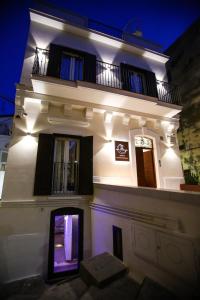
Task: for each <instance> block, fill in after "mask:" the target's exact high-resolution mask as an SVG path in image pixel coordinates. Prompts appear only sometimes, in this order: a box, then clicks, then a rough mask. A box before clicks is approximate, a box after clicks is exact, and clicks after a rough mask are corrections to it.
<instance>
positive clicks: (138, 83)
mask: <svg viewBox="0 0 200 300" xmlns="http://www.w3.org/2000/svg"><path fill="white" fill-rule="evenodd" d="M130 87H131V91H132V92H135V93H138V94H142V93H143V84H142V76H141V75H140V74H137V73H133V72H131V73H130Z"/></svg>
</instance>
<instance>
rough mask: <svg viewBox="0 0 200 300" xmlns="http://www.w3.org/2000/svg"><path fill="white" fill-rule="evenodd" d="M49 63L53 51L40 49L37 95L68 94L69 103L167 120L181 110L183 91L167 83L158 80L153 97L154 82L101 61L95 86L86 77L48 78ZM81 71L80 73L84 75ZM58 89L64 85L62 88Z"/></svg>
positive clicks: (34, 72)
mask: <svg viewBox="0 0 200 300" xmlns="http://www.w3.org/2000/svg"><path fill="white" fill-rule="evenodd" d="M48 63H49V50H46V49H39V48H37V49H36V54H35V59H34V65H33V70H32V83H33V89H34V91H35V92H37V93H41V94H47V95H52V96H57V97H64V98H65V97H66V96H64V95H66V94H67V95H68V98H69V99H77V100H81V101H85V102H92V103H96V104H101V105H109V106H115V107H121V108H125V109H128V110H134V111H141V112H144V113H145V112H147V113H148V112H151V113H153V114H155V115H161V116H166V117H172V116H174V115H176V114H177V113H179V112H180V110H181V108H180V106H181V99H180V93H179V88H178V86H175V85H171V84H168V83H167V82H162V81H158V80H157V81H156V85H157V87H156V93H155V94H156V95H155V96H152V95H151V96H150V95H149V94H148V92H147V90H149V88H151V87H150V86H149V85H150V84H151V83H150V82H145V81H144V79H143V78H142V75H140V74H139V75H138V74H135V72H133V71H128V72H127V71H124V70H122V68H121V67H120V66H118V65H114V64H109V63H106V62H102V61H99V60H97V61H96V80H95V82H94V83H91V82H87V80H85V79H84V78H83V76H79V77H77V78H63V77H62V76H61V75H60V77H59V78H53V77H49V76H47V68H48ZM79 68H80V67H79ZM82 68H83V66H82ZM81 71H82V70H78V71H76V72H78V73H80V72H81ZM122 77H123V78H122ZM63 79H64V80H63ZM124 81H125V82H124ZM53 85H54V87H53ZM57 85H60V86H59V88H58V86H57ZM127 87H128V88H127ZM57 88H58V89H59V90H58V89H57ZM76 88H78V90H77V89H76ZM75 90H76V91H75ZM91 90H92V91H91ZM83 99H84V100H83ZM98 99H99V100H98ZM100 99H101V101H100ZM118 99H119V100H118ZM141 100H142V101H143V102H142V101H141Z"/></svg>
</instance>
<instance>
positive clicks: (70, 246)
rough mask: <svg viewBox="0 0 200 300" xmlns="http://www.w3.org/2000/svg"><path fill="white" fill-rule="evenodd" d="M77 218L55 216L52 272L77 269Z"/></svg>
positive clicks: (75, 216) (74, 216)
mask: <svg viewBox="0 0 200 300" xmlns="http://www.w3.org/2000/svg"><path fill="white" fill-rule="evenodd" d="M78 226H79V216H78V215H59V216H55V226H54V272H55V273H59V272H66V271H72V270H76V269H78V257H79V232H78V231H79V230H78Z"/></svg>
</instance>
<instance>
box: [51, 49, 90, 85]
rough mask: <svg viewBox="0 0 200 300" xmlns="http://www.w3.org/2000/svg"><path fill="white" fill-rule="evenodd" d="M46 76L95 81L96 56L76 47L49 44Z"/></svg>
mask: <svg viewBox="0 0 200 300" xmlns="http://www.w3.org/2000/svg"><path fill="white" fill-rule="evenodd" d="M47 76H52V77H57V78H61V79H63V80H84V81H88V82H92V83H96V56H95V55H93V54H91V53H87V52H84V51H80V50H77V49H72V48H68V47H64V46H61V45H55V44H50V49H49V62H48V67H47Z"/></svg>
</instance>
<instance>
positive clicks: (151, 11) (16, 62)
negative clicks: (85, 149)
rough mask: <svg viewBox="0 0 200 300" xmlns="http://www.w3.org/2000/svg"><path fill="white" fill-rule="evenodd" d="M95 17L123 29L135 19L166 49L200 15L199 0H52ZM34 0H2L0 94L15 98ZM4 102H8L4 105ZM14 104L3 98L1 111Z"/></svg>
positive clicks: (148, 34) (0, 102)
mask: <svg viewBox="0 0 200 300" xmlns="http://www.w3.org/2000/svg"><path fill="white" fill-rule="evenodd" d="M49 2H50V3H52V4H53V5H56V6H59V7H61V8H62V7H63V8H66V9H70V10H72V11H74V12H77V13H79V14H81V15H84V16H87V17H89V18H91V19H96V20H98V21H101V22H103V23H105V24H108V25H112V26H114V27H118V28H120V29H123V28H124V26H125V25H126V24H127V22H128V21H129V20H131V19H133V20H136V21H134V22H133V29H134V27H135V25H137V24H139V26H140V28H141V29H142V31H143V36H144V38H146V39H150V40H152V41H155V42H157V43H159V44H161V45H162V46H163V48H164V49H166V48H167V47H168V46H169V45H170V44H172V43H173V42H174V41H175V40H176V38H177V37H178V36H180V35H181V34H182V33H183V32H184V31H185V30H186V28H187V27H188V26H190V25H191V24H192V23H193V22H194V21H195V20H196V19H197V18H198V17H199V16H200V1H199V0H160V1H159V0H149V1H148V0H137V1H135V0H132V1H130V0H124V1H119V0H109V1H108V0H99V1H95V0H93V1H91V0H49ZM30 3H31V1H30V0H16V1H15V0H13V1H11V0H10V1H9V0H6V1H5V0H3V1H2V0H1V2H0V39H1V47H0V66H1V68H0V96H4V97H6V98H8V99H10V100H11V101H12V100H14V97H15V83H17V82H19V80H20V73H21V68H22V64H23V57H24V51H25V46H26V40H27V35H28V29H29V14H28V7H29V4H30ZM3 103H4V105H2V104H3ZM13 107H14V106H13V105H12V104H10V103H9V102H7V104H6V102H5V101H3V100H2V98H0V114H10V113H12V112H13V109H12V108H13Z"/></svg>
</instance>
